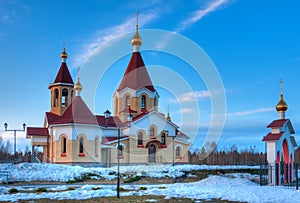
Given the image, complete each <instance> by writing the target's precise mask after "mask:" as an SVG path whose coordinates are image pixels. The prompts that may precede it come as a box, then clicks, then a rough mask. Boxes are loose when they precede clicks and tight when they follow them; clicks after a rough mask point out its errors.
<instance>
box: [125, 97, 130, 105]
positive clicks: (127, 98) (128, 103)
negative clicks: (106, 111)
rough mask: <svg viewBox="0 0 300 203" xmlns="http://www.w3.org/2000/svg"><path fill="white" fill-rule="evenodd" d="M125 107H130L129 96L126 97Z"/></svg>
mask: <svg viewBox="0 0 300 203" xmlns="http://www.w3.org/2000/svg"><path fill="white" fill-rule="evenodd" d="M126 106H130V96H127V97H126Z"/></svg>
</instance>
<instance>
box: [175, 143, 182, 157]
mask: <svg viewBox="0 0 300 203" xmlns="http://www.w3.org/2000/svg"><path fill="white" fill-rule="evenodd" d="M175 153H176V155H175V156H177V157H180V156H181V155H180V147H179V146H177V147H176V150H175Z"/></svg>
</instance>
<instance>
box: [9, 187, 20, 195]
mask: <svg viewBox="0 0 300 203" xmlns="http://www.w3.org/2000/svg"><path fill="white" fill-rule="evenodd" d="M8 192H9V193H10V194H14V193H17V192H19V191H18V190H17V189H16V188H11V189H10V190H8Z"/></svg>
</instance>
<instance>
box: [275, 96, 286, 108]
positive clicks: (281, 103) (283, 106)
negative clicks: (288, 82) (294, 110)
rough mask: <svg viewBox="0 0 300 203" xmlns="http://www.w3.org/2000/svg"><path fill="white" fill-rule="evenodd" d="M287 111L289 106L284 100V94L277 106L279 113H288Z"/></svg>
mask: <svg viewBox="0 0 300 203" xmlns="http://www.w3.org/2000/svg"><path fill="white" fill-rule="evenodd" d="M287 109H288V105H287V104H286V103H285V101H284V99H283V94H280V101H279V102H278V104H277V105H276V110H277V111H278V112H286V110H287Z"/></svg>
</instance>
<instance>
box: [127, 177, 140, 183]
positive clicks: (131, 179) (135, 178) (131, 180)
mask: <svg viewBox="0 0 300 203" xmlns="http://www.w3.org/2000/svg"><path fill="white" fill-rule="evenodd" d="M139 180H141V176H135V177H131V178H128V179H126V180H124V183H132V182H135V181H139Z"/></svg>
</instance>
